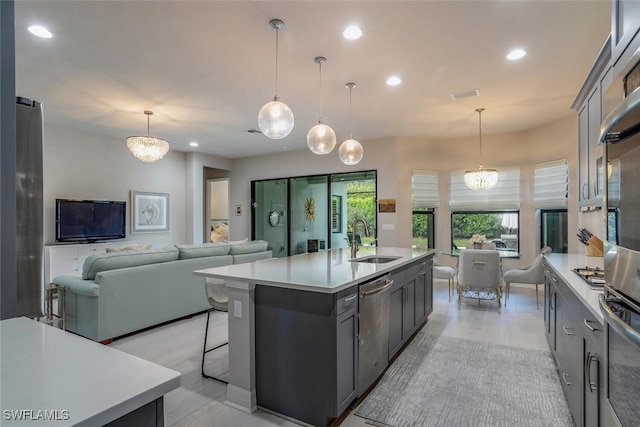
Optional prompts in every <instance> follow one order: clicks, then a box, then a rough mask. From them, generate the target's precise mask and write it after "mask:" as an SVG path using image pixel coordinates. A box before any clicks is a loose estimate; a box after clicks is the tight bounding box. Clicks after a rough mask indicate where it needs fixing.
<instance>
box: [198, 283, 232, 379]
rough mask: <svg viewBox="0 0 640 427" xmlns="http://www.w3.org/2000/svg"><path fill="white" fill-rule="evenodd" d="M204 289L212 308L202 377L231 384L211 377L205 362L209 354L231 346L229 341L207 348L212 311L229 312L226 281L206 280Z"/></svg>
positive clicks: (204, 350)
mask: <svg viewBox="0 0 640 427" xmlns="http://www.w3.org/2000/svg"><path fill="white" fill-rule="evenodd" d="M204 288H205V291H206V293H207V301H209V304H210V305H211V308H210V309H209V310H208V311H207V326H206V327H205V330H204V344H203V346H202V369H201V373H202V376H203V377H205V378H211V379H214V380H216V381H220V382H221V383H225V384H229V382H228V381H226V380H223V379H222V378H220V377H216V376H213V375H209V374H207V373H206V372H205V371H204V361H205V356H206V355H207V353H209V352H211V351H214V350H217V349H219V348H221V347H224V346H225V345H229V341H228V340H227V341H225V342H223V343H222V344H218V345H217V346H215V347H212V348H209V349H208V348H207V335H208V334H209V318H210V316H211V312H212V311H224V312H227V311H228V304H229V297H228V295H227V285H226V284H225V282H224V280H221V279H214V278H209V277H207V278H205V282H204Z"/></svg>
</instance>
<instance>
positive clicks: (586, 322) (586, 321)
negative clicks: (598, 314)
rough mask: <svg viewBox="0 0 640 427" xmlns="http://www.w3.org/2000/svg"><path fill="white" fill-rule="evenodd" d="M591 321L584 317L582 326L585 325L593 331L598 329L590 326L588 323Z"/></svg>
mask: <svg viewBox="0 0 640 427" xmlns="http://www.w3.org/2000/svg"><path fill="white" fill-rule="evenodd" d="M591 323H593V321H592V320H587V319H584V326H586V327H587V328H589V330H590V331H591V332H595V331H597V330H598V328H594V327H592V326H591V325H590V324H591Z"/></svg>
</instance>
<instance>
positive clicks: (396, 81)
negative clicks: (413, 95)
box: [387, 76, 402, 86]
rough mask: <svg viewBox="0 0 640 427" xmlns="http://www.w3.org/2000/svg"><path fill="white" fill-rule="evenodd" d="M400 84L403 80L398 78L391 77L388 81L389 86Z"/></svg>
mask: <svg viewBox="0 0 640 427" xmlns="http://www.w3.org/2000/svg"><path fill="white" fill-rule="evenodd" d="M400 83H402V79H401V78H400V77H398V76H391V77H389V78H388V79H387V84H388V85H389V86H398V85H399V84H400Z"/></svg>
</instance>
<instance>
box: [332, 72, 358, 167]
mask: <svg viewBox="0 0 640 427" xmlns="http://www.w3.org/2000/svg"><path fill="white" fill-rule="evenodd" d="M345 87H346V88H347V89H349V139H348V140H346V141H344V142H343V143H342V144H340V149H339V150H338V155H339V156H340V160H342V163H344V164H345V165H355V164H357V163H358V162H359V161H360V160H362V155H363V154H364V152H363V150H362V144H360V143H359V142H358V141H356V140H355V139H353V131H352V125H353V123H352V120H351V90H352V89H353V88H355V87H356V84H355V83H347V84H346V85H345Z"/></svg>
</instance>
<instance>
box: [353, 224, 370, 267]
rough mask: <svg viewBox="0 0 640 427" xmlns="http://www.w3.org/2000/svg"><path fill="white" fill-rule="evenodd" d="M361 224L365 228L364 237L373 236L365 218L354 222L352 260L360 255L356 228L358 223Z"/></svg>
mask: <svg viewBox="0 0 640 427" xmlns="http://www.w3.org/2000/svg"><path fill="white" fill-rule="evenodd" d="M359 222H361V223H362V226H363V227H364V235H365V236H366V237H369V236H371V232H370V231H369V225H368V224H367V221H365V220H364V218H356V219H354V220H353V224H351V233H352V236H351V258H355V257H356V254H357V253H358V241H357V239H356V226H357V225H358V223H359Z"/></svg>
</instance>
